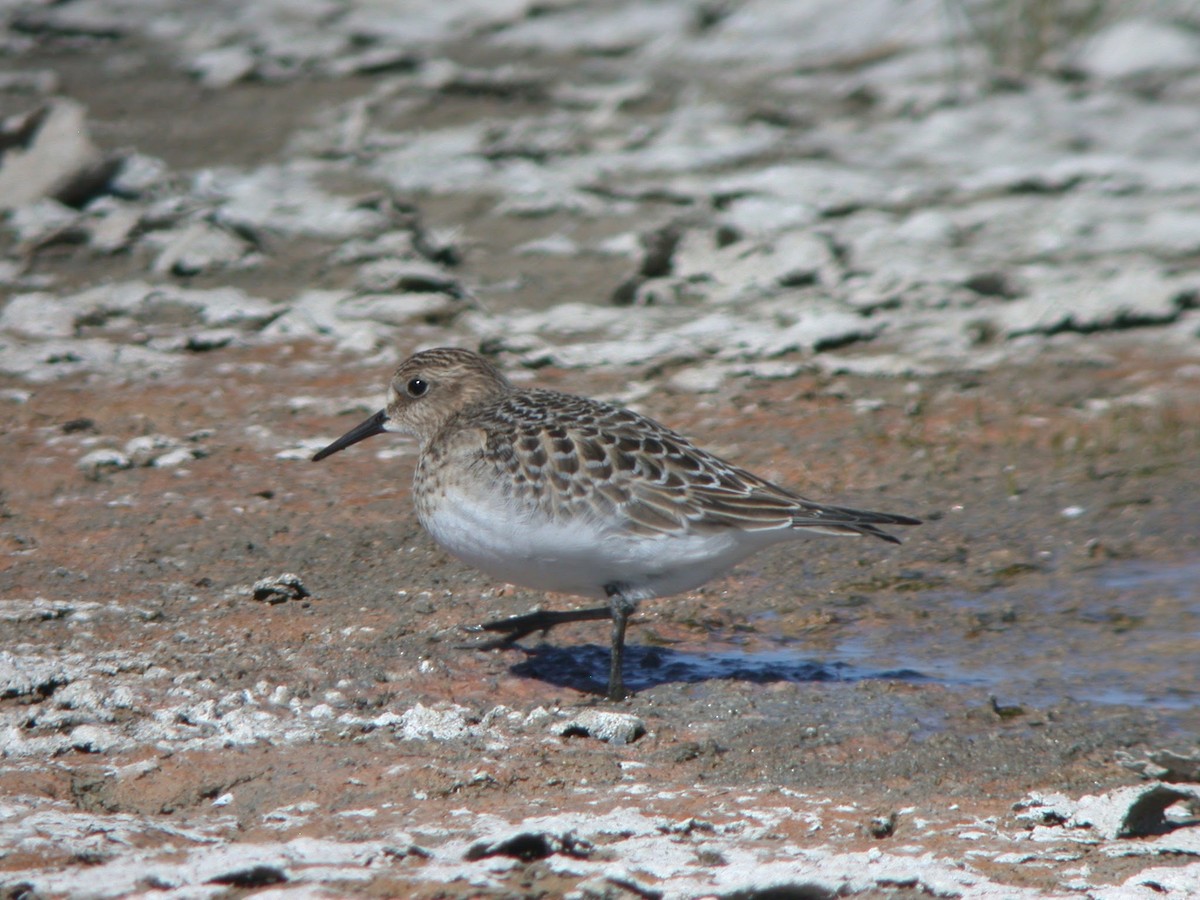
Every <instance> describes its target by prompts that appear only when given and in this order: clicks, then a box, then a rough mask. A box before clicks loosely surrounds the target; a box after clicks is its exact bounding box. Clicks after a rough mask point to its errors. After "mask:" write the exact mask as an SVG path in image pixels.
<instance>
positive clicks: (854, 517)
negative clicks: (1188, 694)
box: [313, 348, 920, 700]
mask: <svg viewBox="0 0 1200 900" xmlns="http://www.w3.org/2000/svg"><path fill="white" fill-rule="evenodd" d="M381 432H395V433H398V434H407V435H412V436H413V437H415V438H416V439H417V441H418V443H419V445H420V455H419V458H418V462H417V467H416V473H415V476H414V480H413V494H414V498H415V501H416V508H417V517H418V518H419V519H420V521H421V524H422V525H423V526H424V527H425V528H426V530H428V532H429V534H430V535H431V536H432V537H433V539H434V540H435V541H436V542H437V543H438V544H439V545H440V546H441V547H443V548H444V549H445V550H447V551H449V552H450V553H452V554H454V555H455V556H457V557H458V558H459V559H462V560H464V561H465V562H467V563H470V564H471V565H473V566H476V567H477V568H479V569H481V570H482V571H484V572H486V573H488V574H489V575H491V576H493V577H495V578H498V579H501V580H503V581H506V582H510V583H512V584H518V585H522V586H524V587H530V588H537V589H541V590H547V591H556V592H560V593H565V594H575V595H578V596H582V597H597V598H603V599H605V600H606V601H607V602H606V604H605V605H604V606H600V607H594V608H588V609H579V610H565V611H557V612H556V611H536V612H533V613H530V614H528V615H524V616H516V617H514V618H510V619H502V620H499V621H496V622H489V623H487V624H485V625H483V626H481V627H482V628H483V629H485V630H488V631H494V632H499V633H501V634H504V635H505V637H504V638H503V639H502V640H501V641H499V643H501V644H508V643H512V642H514V641H516V640H518V639H520V638H521V637H524V636H525V635H528V634H531V633H533V632H535V631H543V630H546V629H548V628H550V627H552V626H554V625H557V624H560V623H562V622H573V621H584V620H592V619H611V620H612V659H611V665H610V669H609V679H608V697H609V698H610V699H613V700H616V699H620V698H621V697H623V696H625V688H624V683H623V679H622V653H623V649H624V644H625V627H626V623H627V622H628V620H629V616H630V614H631V613H632V612H633V611H634V609H635V608H636V606H637V604H638V602H639V601H641V600H647V599H650V598H651V597H663V596H668V595H670V594H677V593H680V592H682V591H687V590H691V589H692V588H695V587H698V586H699V585H701V584H704V582H706V581H708V580H709V579H711V578H713V577H715V576H716V575H719V574H721V573H722V572H725V571H726V570H728V569H729V568H731V567H732V566H734V565H735V564H736V563H738V562H739V561H741V560H743V559H745V558H746V557H748V556H750V555H751V554H752V553H755V552H757V551H759V550H761V549H763V548H764V547H768V546H770V545H772V544H776V543H779V542H781V541H789V540H794V539H795V538H797V537H799V536H801V535H803V534H805V533H812V532H819V533H822V534H833V535H869V536H871V537H876V538H880V539H882V540H885V541H890V542H892V543H898V541H897V540H896V538H895V537H893V536H892V535H891V534H889V533H887V532H886V531H884V530H883V527H885V526H896V525H919V524H920V521H919V520H918V519H914V518H911V517H909V516H906V515H897V514H893V513H881V512H871V511H869V510H862V509H850V508H848V507H842V506H831V505H827V504H823V503H815V502H813V501H812V500H808V499H805V498H804V497H801V496H800V495H798V494H795V493H793V492H792V491H789V490H787V489H786V488H782V487H779V486H778V485H775V484H772V483H771V482H769V481H766V480H765V479H763V478H759V477H758V476H757V475H754V474H752V473H750V472H747V471H746V470H744V469H741V468H738V467H737V466H735V465H733V464H732V463H728V462H726V461H725V460H723V459H720V458H719V457H717V456H714V455H713V454H711V453H708V452H706V451H704V450H701V449H700V448H699V447H697V446H695V445H694V444H693V443H692V442H691V441H689V440H688V439H687V438H685V437H683V436H682V435H679V434H677V433H675V432H674V431H671V430H670V429H669V428H667V427H665V426H663V425H660V424H659V423H658V422H655V421H654V420H652V419H649V418H646V417H645V416H642V415H639V414H638V413H635V412H632V411H630V410H627V409H622V408H621V407H619V406H614V405H612V404H609V403H602V402H600V401H597V400H590V399H588V398H586V397H579V396H575V395H572V394H564V393H559V392H557V391H548V390H539V389H528V388H519V387H516V386H514V385H513V384H512V383H511V382H509V380H508V379H507V378H505V377H504V375H503V374H502V373H501V372H500V371H499V370H498V369H497V368H496V367H495V366H493V365H492V364H491V363H490V362H488V361H487V360H486V359H484V358H483V357H481V356H479V355H478V354H475V353H472V352H470V351H467V350H458V349H452V348H439V349H436V350H426V351H424V352H422V353H417V354H416V355H414V356H412V357H411V358H409V359H408V360H407V361H406V362H404V363H403V364H402V365H401V366H400V368H398V369H397V370H396V373H395V374H394V375H393V376H392V380H391V382H390V383H389V384H388V390H387V406H386V408H384V409H382V410H380V411H379V412H378V413H376V414H375V415H373V416H371V417H370V418H369V419H367V420H366V421H365V422H363V423H362V424H360V425H358V426H357V427H355V428H353V429H351V430H350V431H349V432H347V433H346V434H345V435H343V436H342V437H340V438H338V439H337V440H336V441H334V442H333V443H332V444H330V445H329V446H328V447H326V448H325V449H323V450H321V451H320V452H319V453H317V454H316V455H315V456H314V457H313V459H314V460H321V459H324V458H325V457H327V456H329V455H331V454H333V453H337V452H338V451H339V450H344V449H345V448H346V447H349V446H350V445H351V444H355V443H357V442H359V441H361V440H363V439H365V438H368V437H371V436H372V435H375V434H379V433H381Z"/></svg>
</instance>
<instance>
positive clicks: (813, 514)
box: [484, 390, 918, 542]
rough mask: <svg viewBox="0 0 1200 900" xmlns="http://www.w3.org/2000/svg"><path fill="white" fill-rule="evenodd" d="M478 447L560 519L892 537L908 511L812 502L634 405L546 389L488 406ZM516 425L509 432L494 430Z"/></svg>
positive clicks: (672, 529)
mask: <svg viewBox="0 0 1200 900" xmlns="http://www.w3.org/2000/svg"><path fill="white" fill-rule="evenodd" d="M490 414H491V415H493V416H495V418H496V422H495V424H496V425H497V426H503V427H495V428H492V429H490V430H489V434H490V437H489V439H488V442H487V446H486V447H485V450H484V456H485V458H486V460H487V461H488V463H490V464H491V466H494V467H495V469H496V473H495V474H496V478H497V479H498V482H499V483H501V484H504V485H511V487H510V489H511V490H512V492H513V496H514V499H517V500H519V501H521V502H524V503H529V504H531V505H535V506H537V507H538V508H539V509H540V510H541V511H542V512H544V513H547V514H549V515H550V516H552V517H554V518H557V519H560V520H562V521H568V520H572V519H575V518H578V517H591V518H592V519H593V520H594V521H595V522H597V523H598V524H600V525H602V526H605V525H607V527H609V528H612V529H614V530H618V529H619V530H627V531H630V532H632V533H636V534H644V535H659V534H679V533H682V532H684V531H690V532H697V531H699V532H702V533H703V532H707V531H712V530H718V529H724V528H739V529H742V530H745V531H766V530H777V529H785V528H797V529H806V530H811V531H821V532H826V533H830V534H869V535H872V536H874V537H877V538H880V539H882V540H886V541H892V542H897V541H896V538H894V537H893V536H892V535H890V534H888V533H887V532H885V531H882V530H880V528H879V526H881V525H915V524H918V520H916V519H912V518H909V517H908V516H900V515H892V514H888V513H878V512H871V511H868V510H858V509H850V508H846V507H838V506H827V505H824V504H819V503H813V502H812V501H809V500H806V499H804V498H803V497H800V496H797V495H796V494H793V493H791V492H790V491H787V490H785V489H784V488H781V487H778V486H777V485H774V484H772V483H770V482H768V481H765V480H763V479H761V478H759V477H758V476H756V475H753V474H751V473H750V472H747V471H745V470H744V469H740V468H738V467H737V466H734V465H731V464H730V463H727V462H725V461H724V460H722V459H720V458H719V457H716V456H714V455H713V454H711V453H708V452H706V451H704V450H701V449H699V448H698V447H696V446H694V445H693V444H692V443H691V442H690V441H688V440H687V438H685V437H683V436H681V435H679V434H676V433H675V432H673V431H671V430H670V429H669V428H666V427H664V426H663V425H660V424H659V423H657V422H655V421H653V420H652V419H648V418H646V417H644V416H640V415H638V414H637V413H634V412H631V411H629V410H626V409H621V408H619V407H616V406H611V405H609V404H606V403H600V402H598V401H595V400H589V399H587V398H584V397H576V396H573V395H569V394H559V393H556V392H553V391H540V390H538V391H521V392H516V393H514V394H511V395H509V396H508V397H506V398H505V399H504V401H503V402H501V403H500V404H497V405H495V406H494V407H492V408H491V411H490ZM512 434H515V435H516V437H515V439H514V440H511V441H506V440H504V438H503V436H505V435H512Z"/></svg>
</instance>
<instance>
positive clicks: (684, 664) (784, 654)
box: [509, 643, 930, 695]
mask: <svg viewBox="0 0 1200 900" xmlns="http://www.w3.org/2000/svg"><path fill="white" fill-rule="evenodd" d="M513 649H519V650H521V651H522V652H524V653H525V659H523V660H522V661H521V662H518V663H516V664H514V665H513V666H511V667H510V669H509V671H511V672H512V673H513V674H514V675H519V676H521V677H522V678H534V679H537V680H539V681H544V682H546V683H548V684H553V685H556V686H558V687H565V688H571V689H573V690H577V691H580V692H581V693H592V694H601V695H602V694H604V692H605V690H606V689H607V681H608V662H609V649H608V647H601V646H599V645H597V644H579V645H574V646H565V647H564V646H560V645H556V644H547V643H542V644H537V645H535V646H533V647H522V646H514V648H513ZM624 672H625V687H626V688H628V689H629V690H631V691H634V692H637V691H641V690H645V689H646V688H651V687H655V686H657V685H660V684H670V683H681V684H698V683H701V682H708V681H719V680H734V681H747V682H752V683H754V684H770V683H772V682H779V681H790V682H820V681H862V680H865V679H881V680H889V681H909V682H916V681H928V680H930V679H929V676H927V675H924V674H922V673H921V672H918V671H916V670H914V669H891V670H886V671H877V670H866V669H862V668H859V667H857V666H852V665H850V664H849V663H844V662H831V663H815V662H809V661H806V660H803V659H800V658H798V656H797V654H796V653H795V652H794V651H791V650H786V649H783V650H781V649H778V648H773V649H768V650H763V651H758V652H752V651H745V650H720V651H711V652H688V651H683V650H674V649H671V648H669V647H647V646H642V645H627V646H626V647H625V666H624Z"/></svg>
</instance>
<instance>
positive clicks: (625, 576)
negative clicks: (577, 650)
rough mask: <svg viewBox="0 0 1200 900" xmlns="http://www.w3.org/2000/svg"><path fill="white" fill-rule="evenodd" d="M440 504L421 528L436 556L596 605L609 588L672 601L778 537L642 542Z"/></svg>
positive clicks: (732, 534)
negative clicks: (615, 586) (441, 554)
mask: <svg viewBox="0 0 1200 900" xmlns="http://www.w3.org/2000/svg"><path fill="white" fill-rule="evenodd" d="M442 499H443V501H444V502H439V503H438V504H437V508H436V509H434V510H429V511H427V512H426V513H425V514H424V515H422V516H421V524H422V525H424V526H425V528H426V530H428V532H429V534H430V535H431V536H432V537H433V539H434V541H436V542H437V543H438V545H439V546H441V547H442V548H443V549H445V550H446V551H448V552H449V553H452V554H454V555H455V556H457V557H458V558H459V559H461V560H463V561H464V562H466V563H469V564H470V565H472V566H475V567H476V568H477V569H480V570H481V571H483V572H486V573H487V574H489V575H491V576H493V577H494V578H497V579H500V580H502V581H506V582H509V583H511V584H518V585H522V586H524V587H530V588H536V589H539V590H546V591H556V592H560V593H565V594H576V595H579V596H584V597H604V596H605V586H606V585H609V584H614V583H619V584H621V585H623V586H624V587H625V588H626V590H627V591H628V593H629V594H634V595H636V596H632V597H630V599H643V600H644V599H648V598H650V597H662V596H667V595H670V594H677V593H679V592H681V591H686V590H690V589H692V588H694V587H698V586H699V585H701V584H704V582H706V581H708V580H709V579H711V578H713V577H715V576H716V575H719V574H720V573H721V572H723V571H725V570H726V569H728V568H730V567H731V566H733V565H734V564H735V563H737V562H738V561H740V560H742V559H745V558H746V557H747V556H749V555H750V554H751V553H754V552H755V551H757V550H760V549H761V548H762V547H764V546H766V545H767V544H771V543H774V542H776V541H778V540H780V539H781V538H782V537H783V536H784V535H782V534H779V533H767V532H759V533H758V534H747V533H745V532H739V531H737V530H734V529H730V530H726V531H721V532H715V533H709V534H695V535H688V534H683V535H662V536H658V537H652V538H647V537H643V536H633V535H625V534H623V533H620V532H616V533H614V532H613V531H611V530H605V529H603V528H602V527H600V526H598V525H594V524H591V523H587V522H583V523H579V522H574V523H572V524H570V525H566V524H561V523H557V522H551V521H545V520H543V519H540V518H538V519H534V518H533V517H531V516H529V515H522V514H521V513H520V512H519V511H514V510H513V509H512V508H511V507H509V506H507V505H505V504H503V503H495V502H493V503H486V502H482V503H481V502H480V498H478V497H473V498H472V499H471V501H470V502H463V500H462V498H459V497H456V496H455V495H454V494H453V492H450V493H448V494H447V496H445V497H444V498H442ZM785 534H786V533H785Z"/></svg>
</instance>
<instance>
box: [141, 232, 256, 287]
mask: <svg viewBox="0 0 1200 900" xmlns="http://www.w3.org/2000/svg"><path fill="white" fill-rule="evenodd" d="M154 243H156V244H160V245H163V246H162V251H161V252H160V253H159V255H158V258H157V259H155V261H154V266H153V267H152V268H153V271H155V272H159V273H164V274H165V273H170V274H172V275H198V274H200V273H201V272H207V271H210V270H213V269H220V268H222V267H224V266H229V265H232V264H234V263H238V262H243V263H244V261H245V260H244V258H245V257H246V255H247V253H248V251H249V249H250V248H249V246H248V245H247V244H246V243H245V242H244V241H243V240H242V239H241V238H239V237H236V236H235V235H233V234H230V233H229V232H228V231H227V230H226V229H224V228H219V227H217V226H215V225H213V224H211V223H209V222H193V223H191V224H190V225H186V226H184V227H183V228H181V229H180V230H178V231H175V232H160V233H157V234H155V235H154Z"/></svg>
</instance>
